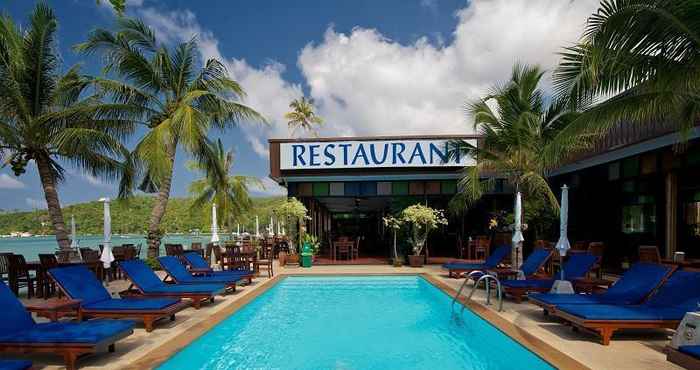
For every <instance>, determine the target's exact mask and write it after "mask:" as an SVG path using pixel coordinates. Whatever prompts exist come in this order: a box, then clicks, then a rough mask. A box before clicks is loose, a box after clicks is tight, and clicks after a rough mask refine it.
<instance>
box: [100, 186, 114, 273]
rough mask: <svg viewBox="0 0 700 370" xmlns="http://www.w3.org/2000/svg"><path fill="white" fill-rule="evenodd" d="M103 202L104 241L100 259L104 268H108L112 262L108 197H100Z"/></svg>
mask: <svg viewBox="0 0 700 370" xmlns="http://www.w3.org/2000/svg"><path fill="white" fill-rule="evenodd" d="M100 202H103V203H104V241H103V242H102V255H101V256H100V261H101V262H102V265H103V266H104V268H105V269H109V268H110V266H111V265H112V262H114V255H113V254H112V216H111V215H110V212H109V202H110V200H109V198H100Z"/></svg>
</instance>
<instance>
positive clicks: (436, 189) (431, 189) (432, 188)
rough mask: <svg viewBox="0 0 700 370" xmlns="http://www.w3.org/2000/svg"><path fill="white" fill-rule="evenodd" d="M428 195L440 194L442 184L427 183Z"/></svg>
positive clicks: (435, 182) (436, 182) (426, 190)
mask: <svg viewBox="0 0 700 370" xmlns="http://www.w3.org/2000/svg"><path fill="white" fill-rule="evenodd" d="M425 193H426V194H440V183H439V182H438V181H428V182H426V183H425Z"/></svg>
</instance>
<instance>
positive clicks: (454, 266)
mask: <svg viewBox="0 0 700 370" xmlns="http://www.w3.org/2000/svg"><path fill="white" fill-rule="evenodd" d="M508 253H510V246H509V245H502V246H500V247H498V248H496V249H495V250H494V251H493V253H491V255H490V256H489V257H488V258H487V259H486V261H484V263H459V262H451V263H446V264H444V265H442V267H443V268H446V269H448V270H488V269H492V268H495V267H496V266H498V264H499V263H501V261H503V259H504V258H506V256H507V255H508Z"/></svg>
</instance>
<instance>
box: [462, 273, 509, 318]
mask: <svg viewBox="0 0 700 370" xmlns="http://www.w3.org/2000/svg"><path fill="white" fill-rule="evenodd" d="M477 274H480V275H481V277H480V278H479V279H478V280H477V281H476V283H474V286H472V291H471V292H469V296H467V301H470V300H471V299H472V296H473V295H474V291H475V290H476V288H477V287H478V286H479V283H480V282H481V281H482V280H484V285H485V286H486V304H487V305H490V304H491V284H489V280H493V281H495V282H496V291H497V293H498V312H501V311H503V291H502V289H501V281H500V280H498V277H496V275H491V274H490V273H488V272H483V271H472V272H470V273H469V275H467V278H466V279H464V282H463V283H462V286H461V287H459V291H457V295H455V296H454V298H452V311H454V307H455V303H456V302H457V301H458V299H459V296H460V295H461V294H462V291H463V290H464V287H465V286H467V282H468V281H469V280H471V279H470V278H471V277H472V276H474V275H477ZM465 307H466V305H462V311H461V312H464V308H465Z"/></svg>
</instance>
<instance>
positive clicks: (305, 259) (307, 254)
mask: <svg viewBox="0 0 700 370" xmlns="http://www.w3.org/2000/svg"><path fill="white" fill-rule="evenodd" d="M313 255H314V254H313V252H312V251H311V246H310V245H309V244H308V243H304V246H303V247H302V248H301V267H311V263H312V257H313Z"/></svg>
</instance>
